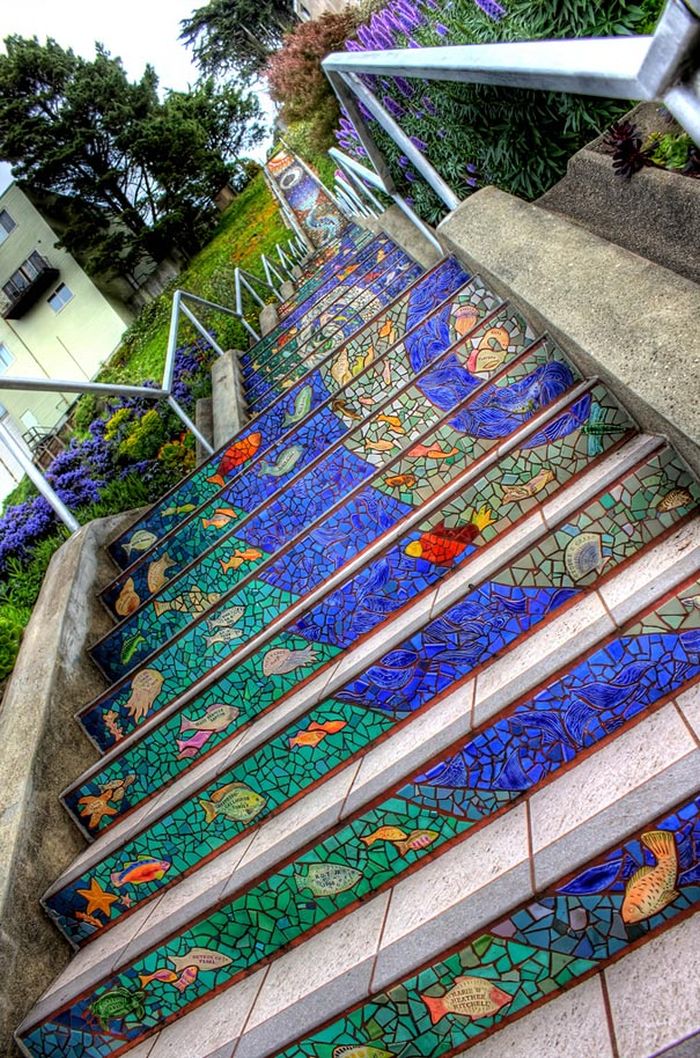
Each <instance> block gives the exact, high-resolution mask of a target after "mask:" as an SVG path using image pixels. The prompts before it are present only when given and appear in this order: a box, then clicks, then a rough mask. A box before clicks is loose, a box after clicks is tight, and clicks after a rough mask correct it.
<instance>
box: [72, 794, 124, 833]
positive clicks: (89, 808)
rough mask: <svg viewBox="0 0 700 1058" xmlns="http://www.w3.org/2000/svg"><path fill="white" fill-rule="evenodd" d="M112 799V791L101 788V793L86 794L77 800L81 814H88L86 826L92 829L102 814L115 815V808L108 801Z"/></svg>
mask: <svg viewBox="0 0 700 1058" xmlns="http://www.w3.org/2000/svg"><path fill="white" fill-rule="evenodd" d="M111 800H112V791H111V790H109V789H107V790H103V791H102V793H101V794H99V795H97V794H88V795H87V796H86V797H81V798H80V800H79V801H78V804H79V805H82V806H83V807H82V808H81V809H80V814H81V816H90V818H89V820H88V826H89V827H90V829H93V828H94V827H96V826H97V824H98V823H99V822H100V820H101V819H102V816H116V814H117V810H116V808H115V807H114V805H111V804H110V803H109V802H110V801H111Z"/></svg>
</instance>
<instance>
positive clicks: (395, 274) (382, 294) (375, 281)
mask: <svg viewBox="0 0 700 1058" xmlns="http://www.w3.org/2000/svg"><path fill="white" fill-rule="evenodd" d="M368 253H370V254H373V255H374V256H375V257H376V256H379V255H382V260H383V261H384V259H386V261H385V265H386V264H388V267H386V266H385V267H382V265H376V267H374V270H372V268H371V267H370V265H367V269H368V271H367V276H368V279H367V282H368V283H371V284H372V287H371V289H369V287H368V288H367V290H364V291H362V292H361V301H360V302H358V304H357V306H356V309H357V311H356V312H352V313H344V314H343V315H342V318H340V319H339V320H338V322H337V324H336V323H333V318H334V316H333V314H334V313H335V312H336V311H337V312H340V311H341V308H340V307H337V306H336V307H335V308H334V303H335V301H336V300H337V299H339V298H340V297H342V294H343V290H344V285H343V283H342V282H341V283H338V282H333V283H332V284H331V288H330V290H329V291H328V292H327V293H326V294H325V298H326V300H327V302H328V305H329V308H328V309H326V307H325V305H326V302H325V301H324V300H323V299H321V300H319V301H315V300H314V302H313V304H312V305H311V306H310V307H309V309H308V315H309V320H310V322H307V324H306V325H305V324H304V318H305V317H304V314H303V313H302V314H300V317H299V327H298V332H297V333H298V334H299V339H297V338H296V337H292V338H289V340H288V341H287V342H286V346H285V350H284V365H285V367H284V370H282V369H280V384H279V386H277V388H276V389H275V386H276V385H277V384H276V382H274V380H270V379H266V381H265V386H266V387H267V388H266V390H265V393H266V401H265V403H270V402H271V401H272V400H273V399H274V396H278V395H279V394H283V393H284V392H285V391H286V390H287V389H288V388H289V387H290V386H291V385H292V384H293V381H292V379H291V378H287V375H288V374H293V372H294V370H296V371H297V373H298V375H299V377H301V376H302V375H303V374H304V372H305V371H306V370H307V367H312V366H314V363H315V362H317V361H319V360H321V359H322V358H323V356H324V355H325V354H326V353H328V352H330V349H331V345H330V344H329V342H330V335H333V336H335V338H336V340H337V341H341V340H342V338H343V337H346V338H349V337H350V336H351V335H352V333H353V332H354V331H355V330H356V329H357V328H358V327H359V326H361V325H362V324H363V323H365V322H367V321H369V320H370V319H371V318H372V317H373V316H374V315H376V314H377V313H378V312H379V311H380V310H381V309H382V307H383V306H384V305H388V304H389V303H390V302H391V301H392V300H393V299H394V298H395V297H396V296H397V295H398V294H399V293H401V291H402V290H403V289H404V287H405V286H406V285H408V284H409V283H410V282H411V281H412V280H414V279H417V278H418V276H419V274H420V269H419V268H418V266H417V265H415V264H414V263H413V262H412V261H410V259H408V258H407V257H406V255H405V254H403V253H402V252H401V251H397V250H393V251H391V252H390V253H388V254H387V252H386V251H385V250H384V249H383V248H382V247H381V246H380V247H379V248H377V247H373V249H372V250H368ZM378 269H380V270H381V271H380V272H378V271H377V270H378ZM363 275H364V273H363ZM358 282H359V283H362V279H360V280H358ZM347 289H349V290H353V283H352V281H350V280H348V283H347ZM357 297H360V295H357ZM302 307H303V306H302ZM321 311H323V312H324V313H325V312H326V311H327V312H329V313H330V317H329V320H330V322H329V320H326V326H327V330H328V332H329V334H328V335H327V334H326V332H325V331H324V332H321V330H320V329H318V328H315V327H314V326H313V323H314V321H315V320H316V318H317V316H316V314H317V313H319V312H321ZM324 319H325V316H324ZM291 326H292V323H291V320H290V327H291ZM293 329H295V328H293ZM273 333H274V332H273ZM280 333H281V335H286V334H288V331H282V332H280ZM269 337H270V336H268V338H269ZM281 340H282V339H281V338H280V337H278V341H281ZM262 341H263V343H264V342H266V341H267V339H265V338H264V339H263V340H262ZM300 342H301V344H302V345H303V351H300V352H299V354H298V355H296V354H295V350H297V348H299V343H300ZM260 344H262V343H258V346H259V345H260ZM258 346H256V348H258ZM270 346H271V348H272V349H273V350H274V352H275V353H277V352H278V351H279V350H278V349H277V347H276V346H275V340H274V339H272V340H271V342H270ZM293 354H294V355H293ZM307 356H308V357H312V356H313V357H316V361H310V362H309V363H308V365H306V361H305V357H307ZM261 385H262V383H261ZM273 391H274V392H273ZM258 410H261V409H258ZM249 413H250V414H251V415H254V414H255V409H254V408H253V407H252V404H250V405H249ZM251 432H254V431H251ZM256 451H257V446H253V447H252V448H251V451H250V453H248V454H244V455H243V461H242V462H240V463H239V464H238V465H240V466H243V464H244V462H245V461H246V460H247V459H249V458H251V457H252V456H253V455H254V454H255V452H256ZM222 456H223V452H218V453H215V455H214V456H212V457H211V458H210V459H209V460H208V461H207V462H206V463H205V464H203V466H201V467H199V468H198V470H197V472H196V473H195V475H193V476H192V477H190V478H187V479H186V480H185V481H184V482H183V483H182V484H181V485H180V486H178V487H177V488H176V489H174V490H171V492H170V493H168V494H167V496H166V497H164V500H163V502H162V503H160V504H157V505H156V507H155V508H154V509H153V511H149V512H148V514H147V515H146V516H145V517H144V518H143V519H140V520H139V521H138V522H137V523H136V524H135V525H134V526H132V527H130V529H129V530H127V531H126V532H125V533H124V534H122V536H120V537H118V538H117V539H116V540H115V541H114V542H113V543H112V544H111V545H110V548H109V551H110V554H111V555H112V557H113V558H114V559H115V561H116V562H117V563H118V564H119V565H120V566H122V567H124V566H126V565H128V564H129V563H131V562H133V560H134V559H135V558H136V557H138V556H139V555H140V554H142V553H143V552H145V551H147V550H148V549H149V548H150V547H152V545H153V544H154V543H155V542H156V539H157V537H158V536H160V535H162V533H163V532H167V530H168V529H169V528H171V526H172V524H173V523H172V519H173V518H175V517H178V516H179V515H181V514H187V513H188V511H189V510H190V505H192V509H194V508H196V507H198V506H199V505H200V504H201V503H202V501H203V500H205V499H206V498H207V497H208V496H211V495H213V494H214V493H215V492H216V491H217V489H218V487H219V484H220V483H219V482H218V481H217V480H216V478H217V475H219V473H220V463H221V459H222ZM210 478H213V479H214V480H209V479H210ZM183 508H185V509H184V510H183ZM166 512H167V513H166ZM137 531H138V532H139V535H138V536H136V535H135V534H136V532H137Z"/></svg>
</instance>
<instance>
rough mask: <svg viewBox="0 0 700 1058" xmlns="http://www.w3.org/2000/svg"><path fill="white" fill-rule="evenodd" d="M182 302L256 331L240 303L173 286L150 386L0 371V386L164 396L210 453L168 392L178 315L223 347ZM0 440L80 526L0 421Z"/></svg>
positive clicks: (66, 518)
mask: <svg viewBox="0 0 700 1058" xmlns="http://www.w3.org/2000/svg"><path fill="white" fill-rule="evenodd" d="M236 271H237V272H238V269H236ZM246 274H248V273H246ZM254 278H256V277H254ZM241 282H243V283H245V282H246V280H245V279H241ZM249 289H251V290H252V288H251V287H249ZM186 302H190V303H191V304H193V305H199V306H202V307H204V308H209V309H214V310H216V311H217V312H223V313H224V314H225V315H227V316H234V317H237V318H239V319H240V320H241V322H242V323H243V324H244V326H247V328H248V330H249V331H251V332H252V335H253V336H254V337H255V336H256V332H255V331H254V330H253V328H252V327H250V325H249V324H248V323H247V320H246V319H245V317H244V316H243V310H242V306H241V307H240V308H238V307H237V308H236V309H231V308H228V307H227V306H226V305H220V304H218V303H217V302H215V301H209V300H207V299H206V298H202V297H199V296H198V295H197V294H191V293H190V292H189V291H187V290H176V291H175V292H174V294H173V304H172V309H171V312H170V331H169V333H168V344H167V348H166V353H165V364H164V367H163V376H162V380H161V384H160V386H157V387H153V388H151V387H150V386H130V385H121V384H117V383H112V382H92V381H75V380H73V379H58V378H46V379H43V378H42V379H38V378H24V377H12V376H9V375H2V376H0V390H3V389H6V390H23V391H27V390H28V391H31V392H40V393H45V392H48V393H98V394H101V395H103V396H106V395H109V396H124V397H142V398H145V399H146V400H154V401H157V400H166V401H167V403H168V405H169V407H170V408H171V409H172V410H173V411H174V412H175V414H176V415H177V417H178V418H179V419H180V421H181V422H182V423H183V425H184V426H185V429H187V430H189V431H190V433H192V434H193V436H194V437H195V438H196V440H197V441H198V442H199V444H200V445H201V446H202V448H203V449H204V451H205V452H208V453H209V454H211V453H212V452H213V451H214V450H213V448H212V446H211V445H210V444H209V442H208V441H207V439H206V437H204V436H203V434H201V433H200V431H199V430H198V429H197V427H196V425H195V423H194V422H193V421H192V419H190V417H189V415H188V414H187V412H186V411H185V410H184V409H183V408H182V407H181V405H180V404H179V403H178V402H177V400H176V399H175V398H174V397H173V395H172V388H173V375H174V371H175V355H176V350H177V344H178V333H179V329H180V322H181V319H182V317H183V316H184V317H185V319H187V320H188V322H189V323H190V324H192V326H193V327H194V328H195V330H196V331H197V332H198V333H199V334H200V335H201V336H202V338H203V339H204V340H205V341H206V342H207V343H208V344H209V345H210V346H211V347H212V349H213V350H214V351H215V352H216V353H217V355H218V356H223V353H224V350H223V349H222V348H221V346H220V345H219V343H218V342H217V341H216V339H215V338H214V337H213V335H211V334H210V333H209V331H207V329H206V327H205V326H204V324H203V323H202V322H201V321H200V320H199V319H197V317H196V315H195V314H194V312H193V311H192V309H191V308H190V307H189V305H187V304H186ZM256 340H257V339H256ZM0 442H2V443H3V444H4V445H5V446H6V448H7V449H8V450H9V451H10V453H11V454H12V455H13V456H14V458H15V459H16V460H17V462H18V463H19V464H20V466H21V467H22V469H23V471H24V472H25V474H27V476H28V477H29V478H30V480H31V481H32V482H33V483H34V484H35V485H36V487H37V489H38V490H39V492H40V493H41V495H42V496H43V497H44V498H45V499H46V500H47V501H48V503H49V504H50V505H51V507H52V508H53V510H54V511H55V513H56V515H57V516H58V518H59V519H60V520H61V521H62V522H63V523H64V525H66V526H67V528H68V529H70V531H71V532H75V531H76V530H77V529H79V528H80V526H79V523H78V521H77V519H76V518H75V517H74V516H73V514H71V512H70V511H69V510H68V508H67V507H66V505H65V504H64V503H63V501H62V500H61V499H60V498H59V496H58V495H57V493H56V492H55V491H54V490H53V488H52V487H51V485H50V484H49V482H48V481H47V480H46V478H45V477H44V475H43V474H42V473H41V471H40V470H39V468H38V467H36V466H35V465H34V463H33V462H32V460H31V459H30V458H29V456H28V455H27V453H26V451H25V450H24V448H23V447H22V445H20V444H19V442H18V441H17V439H16V438H15V437H14V436H13V435H12V433H11V432H10V430H9V429H8V428H7V426H6V425H5V424H4V423H2V422H0Z"/></svg>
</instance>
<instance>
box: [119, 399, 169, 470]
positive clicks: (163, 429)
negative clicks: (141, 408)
mask: <svg viewBox="0 0 700 1058" xmlns="http://www.w3.org/2000/svg"><path fill="white" fill-rule="evenodd" d="M117 414H118V413H117ZM110 421H113V420H110ZM168 425H169V424H168V423H167V420H166V419H165V418H164V417H163V416H162V415H161V414H160V412H159V411H156V409H155V408H151V409H150V410H149V411H147V412H146V413H145V414H144V415H142V416H141V418H140V419H139V420H138V421H137V422H135V423H133V424H131V425H130V426H129V428H128V430H127V432H126V436H125V437H124V440H123V441H122V442H121V444H120V445H119V448H118V449H117V451H118V455H119V458H120V459H123V460H124V462H127V461H128V462H132V463H140V462H142V461H143V460H147V459H155V457H156V456H157V455H158V449H159V448H160V447H161V445H162V444H164V443H165V441H166V439H167V436H168Z"/></svg>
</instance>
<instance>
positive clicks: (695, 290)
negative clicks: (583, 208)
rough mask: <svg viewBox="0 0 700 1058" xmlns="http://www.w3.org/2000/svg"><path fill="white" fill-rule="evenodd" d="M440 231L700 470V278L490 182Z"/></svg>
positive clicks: (646, 425)
mask: <svg viewBox="0 0 700 1058" xmlns="http://www.w3.org/2000/svg"><path fill="white" fill-rule="evenodd" d="M438 237H439V238H440V240H441V242H442V243H443V245H444V246H445V248H446V249H447V250H448V251H449V252H451V253H454V254H456V255H457V257H459V258H460V259H461V260H462V261H463V262H464V263H465V264H466V265H467V267H468V268H470V269H471V270H472V271H473V272H475V273H478V274H480V275H482V276H483V277H484V279H485V280H486V281H487V282H488V283H490V284H491V285H492V286H493V287H494V289H495V290H497V291H498V292H499V294H501V296H502V297H504V298H509V299H510V300H511V301H513V302H514V303H515V304H516V305H517V306H519V307H520V308H521V309H522V311H523V312H524V313H525V314H526V315H527V316H528V318H529V319H530V321H531V322H532V323H533V324H534V326H535V327H536V328H537V329H541V330H543V331H544V330H548V331H549V332H550V333H551V334H552V335H553V337H554V338H556V339H557V340H558V341H560V342H561V344H562V345H563V347H564V348H565V349H566V350H567V351H568V352H569V353H570V354H571V355H572V356H573V357H574V359H575V360H577V361H578V362H579V366H580V367H581V369H582V371H583V373H584V374H586V375H598V376H599V377H600V378H602V379H603V380H604V381H605V382H606V383H607V384H608V385H609V386H610V387H611V389H612V390H613V391H614V392H615V393H616V394H617V396H618V398H619V399H620V400H621V401H622V402H623V403H624V404H625V405H626V407H627V408H628V410H629V411H630V412H631V413H632V414H633V415H634V416H635V418H636V419H637V420H638V422H639V424H640V425H641V426H642V427H643V428H644V429H645V430H647V431H649V432H650V433H660V434H665V435H666V436H667V437H668V438H669V439H670V441H671V442H672V443H673V444H674V445H675V447H676V448H677V449H678V451H679V452H680V453H681V455H683V456H684V457H685V459H686V460H687V461H688V462H689V464H690V465H691V466H692V467H693V469H694V471H695V473H696V474H698V473H700V402H699V401H698V382H697V380H698V378H699V377H700V328H698V323H697V321H698V319H700V286H698V285H697V284H696V283H693V282H692V281H691V280H689V279H686V278H684V277H683V276H679V275H677V274H676V273H675V272H671V271H669V270H668V269H666V268H663V267H661V266H660V265H657V264H654V263H653V262H651V261H648V260H646V259H645V258H643V257H640V256H638V255H637V254H633V253H630V252H629V251H628V250H625V249H623V248H622V247H620V246H617V245H615V244H614V243H611V242H608V241H606V240H605V239H601V238H599V237H598V236H596V235H594V234H592V233H591V232H589V231H586V230H585V229H584V228H582V227H580V226H579V225H578V224H575V223H573V222H572V221H569V220H567V219H566V218H565V217H562V216H561V215H559V214H557V213H552V212H550V211H549V210H546V209H543V208H541V207H540V206H537V205H533V204H531V203H527V202H522V201H521V200H520V199H517V198H514V197H513V196H512V195H508V194H505V193H504V192H502V191H498V190H497V189H496V188H494V187H488V188H484V189H483V190H482V191H478V192H477V193H476V194H474V195H471V196H470V198H469V199H467V201H466V202H463V203H462V204H461V206H459V208H458V209H456V210H455V211H454V212H453V213H451V214H450V215H449V216H448V217H446V218H445V220H444V221H443V222H442V223H441V224H440V226H439V228H438Z"/></svg>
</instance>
